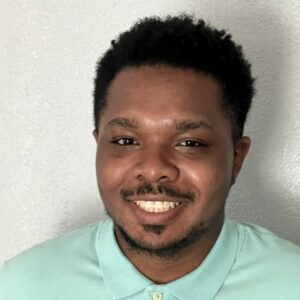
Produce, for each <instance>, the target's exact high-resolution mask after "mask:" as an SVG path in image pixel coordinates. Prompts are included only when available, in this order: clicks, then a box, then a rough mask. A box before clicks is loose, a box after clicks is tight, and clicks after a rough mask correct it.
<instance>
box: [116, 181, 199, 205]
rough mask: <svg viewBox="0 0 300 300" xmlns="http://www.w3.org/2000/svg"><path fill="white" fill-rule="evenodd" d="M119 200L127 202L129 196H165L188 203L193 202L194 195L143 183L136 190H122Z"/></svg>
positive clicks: (161, 185) (164, 186)
mask: <svg viewBox="0 0 300 300" xmlns="http://www.w3.org/2000/svg"><path fill="white" fill-rule="evenodd" d="M120 194H121V198H122V199H123V200H128V197H130V196H139V195H146V194H150V195H163V194H164V195H167V196H169V197H171V198H180V199H185V200H188V201H194V199H195V194H194V193H193V192H191V191H181V190H179V189H175V188H170V187H168V186H166V185H163V184H159V185H157V186H156V187H155V186H154V185H153V184H152V183H150V182H145V183H142V184H140V185H139V186H138V187H137V188H133V189H131V188H123V189H121V191H120Z"/></svg>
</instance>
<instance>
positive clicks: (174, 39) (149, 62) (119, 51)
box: [94, 14, 254, 141]
mask: <svg viewBox="0 0 300 300" xmlns="http://www.w3.org/2000/svg"><path fill="white" fill-rule="evenodd" d="M157 65H161V66H170V67H175V68H181V69H192V70H194V71H196V72H200V73H202V74H206V75H209V76H211V77H212V78H214V79H215V80H216V81H217V82H218V83H219V84H220V86H221V88H222V103H221V107H222V108H223V110H224V111H225V112H226V113H227V114H228V117H229V118H230V121H231V126H232V137H233V140H234V141H235V140H236V139H238V138H240V137H241V136H242V135H243V130H244V124H245V121H246V117H247V114H248V111H249V109H250V106H251V102H252V98H253V95H254V87H253V84H254V79H253V77H252V75H251V69H250V68H251V66H250V64H249V62H248V61H247V60H246V59H245V58H244V54H243V50H242V47H241V46H240V45H237V44H236V43H234V42H233V41H232V39H231V35H230V34H227V33H226V32H225V30H218V29H215V28H213V27H212V26H210V25H208V24H207V23H205V21H203V20H201V19H195V18H194V17H193V16H190V15H186V14H181V15H179V16H167V17H165V18H159V17H150V18H145V19H141V20H140V21H138V22H137V23H136V24H135V25H133V27H131V28H130V29H129V30H128V31H125V32H123V33H121V34H120V35H119V37H118V38H117V39H116V40H112V42H111V46H110V48H109V49H108V50H107V52H106V53H105V54H104V55H103V57H102V58H101V59H100V60H99V62H98V64H97V69H96V78H95V89H94V125H95V130H96V132H98V127H99V121H100V117H101V113H102V112H103V109H104V108H105V105H106V94H107V90H108V88H109V86H110V84H111V82H112V80H113V79H114V78H115V76H116V75H117V74H118V73H119V72H120V71H121V70H124V69H125V68H129V67H139V66H157Z"/></svg>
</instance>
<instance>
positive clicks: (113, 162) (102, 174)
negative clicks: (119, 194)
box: [96, 150, 128, 193]
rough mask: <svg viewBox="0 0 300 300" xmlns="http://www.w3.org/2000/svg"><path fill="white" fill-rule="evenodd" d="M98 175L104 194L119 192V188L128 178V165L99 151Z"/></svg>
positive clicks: (97, 161)
mask: <svg viewBox="0 0 300 300" xmlns="http://www.w3.org/2000/svg"><path fill="white" fill-rule="evenodd" d="M96 173H97V181H98V186H99V189H100V191H101V192H102V193H104V192H105V193H107V192H108V193H111V192H116V191H118V186H120V185H121V184H122V182H123V181H124V180H125V179H126V178H127V177H128V164H127V163H124V161H122V162H121V161H120V160H118V159H115V158H112V157H111V156H110V155H109V154H107V153H106V152H105V151H101V152H100V151H99V150H98V151H97V156H96Z"/></svg>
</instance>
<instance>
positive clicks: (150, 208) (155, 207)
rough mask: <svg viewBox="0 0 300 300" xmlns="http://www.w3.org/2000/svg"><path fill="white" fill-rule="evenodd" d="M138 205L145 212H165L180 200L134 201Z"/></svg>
mask: <svg viewBox="0 0 300 300" xmlns="http://www.w3.org/2000/svg"><path fill="white" fill-rule="evenodd" d="M134 203H135V204H136V205H137V206H138V207H140V208H141V209H143V210H144V211H147V212H154V213H158V212H165V211H168V210H170V209H173V208H175V207H176V206H178V205H179V204H180V202H170V201H143V200H141V201H135V202H134Z"/></svg>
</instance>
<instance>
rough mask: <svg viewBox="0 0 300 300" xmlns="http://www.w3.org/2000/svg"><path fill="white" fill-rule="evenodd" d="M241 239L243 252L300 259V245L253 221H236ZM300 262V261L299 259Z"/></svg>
mask: <svg viewBox="0 0 300 300" xmlns="http://www.w3.org/2000/svg"><path fill="white" fill-rule="evenodd" d="M235 224H236V226H237V229H238V232H239V237H240V239H241V241H240V242H241V248H240V250H241V251H242V252H243V251H245V252H247V251H251V253H255V254H260V255H266V254H268V255H271V257H277V256H278V255H280V257H281V259H283V258H285V257H286V259H289V258H290V259H298V260H299V258H300V247H299V246H297V245H295V244H293V243H292V242H290V241H287V240H285V239H282V238H280V237H278V236H277V235H276V234H274V233H273V232H271V231H269V230H268V229H266V228H264V227H261V226H258V225H254V224H251V223H235ZM299 263H300V261H299Z"/></svg>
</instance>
